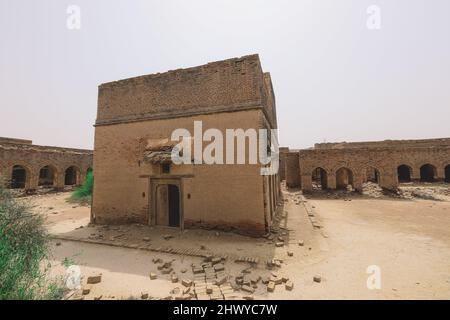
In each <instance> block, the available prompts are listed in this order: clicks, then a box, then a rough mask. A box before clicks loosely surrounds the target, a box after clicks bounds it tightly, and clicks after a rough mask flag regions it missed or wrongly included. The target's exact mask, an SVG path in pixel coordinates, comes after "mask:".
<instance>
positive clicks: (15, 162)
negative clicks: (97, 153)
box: [0, 138, 93, 191]
mask: <svg viewBox="0 0 450 320" xmlns="http://www.w3.org/2000/svg"><path fill="white" fill-rule="evenodd" d="M92 157H93V154H92V151H91V150H82V149H70V148H60V147H48V146H38V145H33V144H32V143H31V141H29V140H21V139H19V140H18V141H17V140H16V139H11V138H0V176H1V177H2V178H3V179H4V180H5V181H4V182H5V183H6V184H7V185H8V183H9V181H11V179H12V171H13V167H14V166H21V167H23V168H24V169H25V171H26V177H25V179H26V183H25V189H27V190H29V191H33V190H36V189H37V188H38V184H39V173H40V170H41V169H42V168H43V167H45V166H49V167H51V168H52V170H53V172H54V177H53V178H54V181H53V187H54V188H56V189H61V188H63V187H64V182H65V181H64V180H65V179H64V178H65V172H66V169H67V168H69V167H72V166H73V167H75V168H76V169H77V170H78V173H77V182H78V184H81V183H82V181H84V178H85V175H86V172H87V170H88V169H89V168H92Z"/></svg>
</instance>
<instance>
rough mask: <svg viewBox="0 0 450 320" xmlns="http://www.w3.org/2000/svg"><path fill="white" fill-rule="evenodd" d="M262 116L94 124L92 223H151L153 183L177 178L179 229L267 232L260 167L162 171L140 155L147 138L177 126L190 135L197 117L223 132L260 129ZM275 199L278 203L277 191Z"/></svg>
mask: <svg viewBox="0 0 450 320" xmlns="http://www.w3.org/2000/svg"><path fill="white" fill-rule="evenodd" d="M263 117H264V114H263V113H262V112H261V110H248V111H240V112H229V113H221V114H214V115H203V116H192V117H183V118H176V119H161V120H152V121H144V122H133V123H124V124H119V125H108V126H98V127H97V128H96V134H95V156H94V175H95V184H94V197H93V198H94V200H93V208H92V213H93V217H94V219H95V222H96V223H129V222H140V223H149V224H152V221H153V219H154V214H155V213H154V211H155V210H154V208H153V205H154V203H155V199H152V194H151V193H152V191H151V183H152V182H153V181H161V183H164V182H170V181H172V182H173V183H175V182H174V181H176V183H179V184H180V186H181V193H182V194H181V197H182V217H183V219H182V220H183V226H182V227H193V226H195V227H205V228H218V229H225V230H236V231H239V232H243V233H247V234H260V233H263V232H265V229H266V224H270V223H271V220H270V212H268V214H269V217H267V216H266V214H267V213H266V211H265V200H264V182H263V176H261V175H260V166H259V165H248V164H245V165H206V164H202V165H172V166H171V172H170V174H163V173H162V172H161V167H160V165H158V164H150V163H146V162H145V161H144V158H143V151H144V147H145V144H146V141H148V139H161V138H167V137H170V135H171V133H172V131H173V130H175V129H177V128H186V129H188V130H189V131H190V132H191V133H193V128H194V121H196V120H201V121H202V122H203V130H206V129H207V128H217V129H219V130H221V131H222V132H223V133H224V132H225V129H227V128H243V129H244V130H246V129H248V128H255V127H259V126H261V124H262V123H263V121H262V118H263ZM224 136H225V135H224ZM205 146H206V144H205ZM247 149H248V148H247ZM276 197H277V198H276V201H278V194H277V196H276ZM269 205H270V204H269V203H266V206H269ZM274 209H275V208H274Z"/></svg>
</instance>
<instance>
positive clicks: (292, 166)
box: [285, 151, 301, 188]
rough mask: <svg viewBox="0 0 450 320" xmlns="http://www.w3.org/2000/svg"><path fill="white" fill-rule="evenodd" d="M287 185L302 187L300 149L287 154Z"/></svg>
mask: <svg viewBox="0 0 450 320" xmlns="http://www.w3.org/2000/svg"><path fill="white" fill-rule="evenodd" d="M285 166H286V167H285V172H286V186H288V187H289V188H298V187H300V184H301V180H300V165H299V153H298V151H290V152H289V153H287V154H286V164H285Z"/></svg>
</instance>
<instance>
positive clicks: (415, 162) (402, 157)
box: [299, 141, 450, 191]
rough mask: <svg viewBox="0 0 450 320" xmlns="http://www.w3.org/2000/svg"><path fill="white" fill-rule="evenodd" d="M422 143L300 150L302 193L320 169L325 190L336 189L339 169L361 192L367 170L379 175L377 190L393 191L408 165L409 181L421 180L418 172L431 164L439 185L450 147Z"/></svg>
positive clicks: (442, 177)
mask: <svg viewBox="0 0 450 320" xmlns="http://www.w3.org/2000/svg"><path fill="white" fill-rule="evenodd" d="M424 143H425V142H424V141H420V142H419V143H418V145H420V146H418V147H409V146H410V145H414V144H413V143H407V144H406V147H405V146H403V147H402V146H399V145H397V146H396V147H395V148H392V147H384V148H380V147H377V148H374V147H370V148H346V149H342V148H334V149H333V148H331V149H311V150H300V154H299V157H300V171H301V184H302V189H303V190H304V191H310V190H311V189H312V173H313V171H314V170H315V169H316V168H322V169H324V170H325V172H326V173H327V179H328V183H327V185H328V188H330V189H335V188H336V172H337V171H338V170H339V169H340V168H348V169H349V170H350V171H351V172H352V175H353V187H354V188H355V189H356V190H361V188H362V184H363V182H364V179H365V175H366V171H367V169H368V168H374V169H376V170H377V171H378V172H379V175H380V177H379V179H380V182H379V184H380V186H381V187H383V188H386V189H396V188H397V186H398V183H399V182H398V173H397V168H398V167H399V166H400V165H407V166H408V167H410V168H411V169H412V175H411V178H412V180H413V181H414V180H419V179H420V168H421V166H423V165H425V164H431V165H433V166H434V167H435V168H436V174H437V176H436V178H437V180H438V181H443V180H444V179H445V167H446V166H447V165H448V164H450V146H432V147H423V145H424Z"/></svg>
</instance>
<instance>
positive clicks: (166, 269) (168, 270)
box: [161, 268, 173, 274]
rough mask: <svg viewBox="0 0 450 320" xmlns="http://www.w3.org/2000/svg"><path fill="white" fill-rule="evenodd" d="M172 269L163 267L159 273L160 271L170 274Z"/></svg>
mask: <svg viewBox="0 0 450 320" xmlns="http://www.w3.org/2000/svg"><path fill="white" fill-rule="evenodd" d="M172 271H173V269H172V268H164V269H161V273H162V274H171V273H172Z"/></svg>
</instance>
